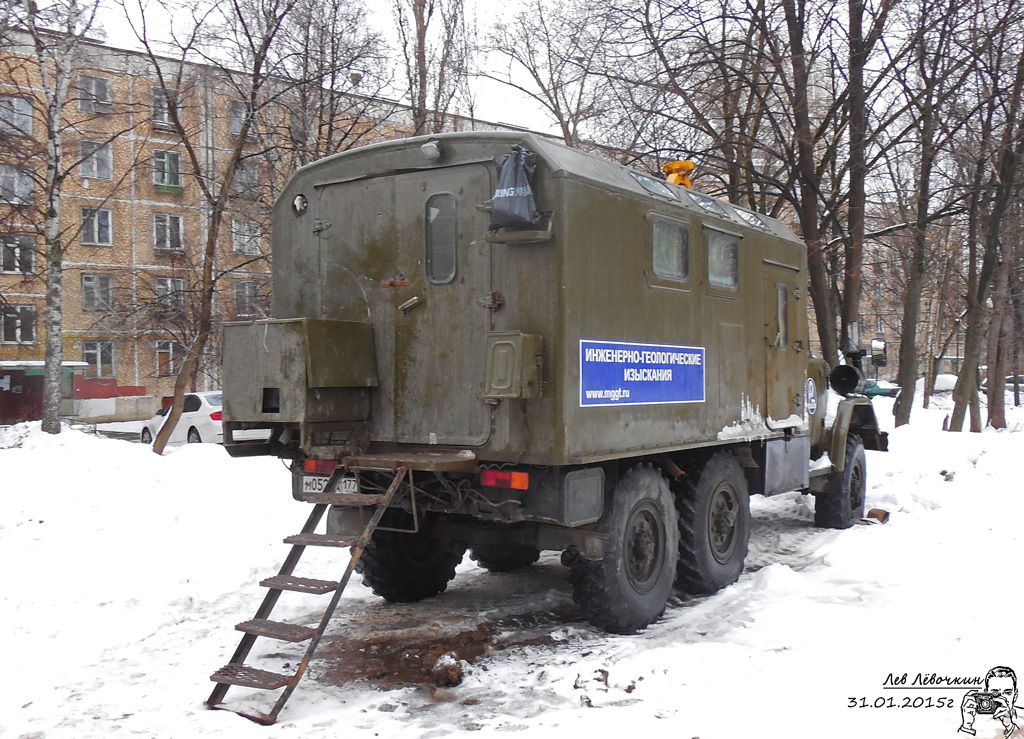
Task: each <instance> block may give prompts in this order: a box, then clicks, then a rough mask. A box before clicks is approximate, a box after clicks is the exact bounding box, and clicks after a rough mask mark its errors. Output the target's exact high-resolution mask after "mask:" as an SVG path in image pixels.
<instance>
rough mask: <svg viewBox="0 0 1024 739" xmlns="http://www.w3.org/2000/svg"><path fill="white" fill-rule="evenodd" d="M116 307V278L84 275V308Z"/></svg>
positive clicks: (98, 309)
mask: <svg viewBox="0 0 1024 739" xmlns="http://www.w3.org/2000/svg"><path fill="white" fill-rule="evenodd" d="M113 307H114V278H113V277H111V276H110V275H82V310H84V311H109V310H111V309H112V308H113Z"/></svg>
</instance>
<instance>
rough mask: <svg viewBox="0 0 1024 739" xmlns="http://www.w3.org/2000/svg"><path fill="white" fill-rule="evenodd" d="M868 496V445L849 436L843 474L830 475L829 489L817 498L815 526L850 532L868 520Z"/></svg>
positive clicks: (815, 503)
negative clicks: (866, 500)
mask: <svg viewBox="0 0 1024 739" xmlns="http://www.w3.org/2000/svg"><path fill="white" fill-rule="evenodd" d="M866 492H867V464H866V462H865V458H864V442H862V441H861V439H860V437H859V436H857V435H856V434H849V435H848V436H847V437H846V463H845V464H844V465H843V469H842V471H841V472H839V471H837V472H833V473H832V474H831V475H829V479H828V482H827V483H825V489H824V490H823V491H822V492H820V493H817V494H815V496H814V498H815V500H814V525H815V526H819V527H821V528H825V529H848V528H850V527H851V526H853V524H855V523H856V522H857V521H859V520H860V519H861V518H863V517H864V500H865V497H866V495H865V493H866Z"/></svg>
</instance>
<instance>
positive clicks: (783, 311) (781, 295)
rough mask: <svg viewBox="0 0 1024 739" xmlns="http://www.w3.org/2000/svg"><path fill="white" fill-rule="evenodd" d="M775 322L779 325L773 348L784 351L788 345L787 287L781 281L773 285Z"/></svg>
mask: <svg viewBox="0 0 1024 739" xmlns="http://www.w3.org/2000/svg"><path fill="white" fill-rule="evenodd" d="M775 322H776V325H777V326H778V327H779V331H778V334H776V336H775V348H776V349H778V350H779V351H784V350H785V349H786V347H787V346H789V289H788V288H787V287H786V285H785V283H782V282H779V283H776V285H775Z"/></svg>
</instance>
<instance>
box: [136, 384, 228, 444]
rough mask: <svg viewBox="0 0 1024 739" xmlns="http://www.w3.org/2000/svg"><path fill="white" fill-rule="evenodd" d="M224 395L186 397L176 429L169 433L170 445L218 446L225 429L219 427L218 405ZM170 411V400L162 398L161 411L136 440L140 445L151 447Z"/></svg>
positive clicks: (186, 395)
mask: <svg viewBox="0 0 1024 739" xmlns="http://www.w3.org/2000/svg"><path fill="white" fill-rule="evenodd" d="M223 402H224V395H223V394H222V393H221V392H219V391H217V392H210V393H185V405H184V407H183V408H182V411H181V418H180V419H178V425H177V426H175V427H174V431H173V432H171V438H170V439H169V442H168V443H170V444H182V443H185V442H187V443H189V444H198V443H200V442H210V443H213V444H220V443H221V442H222V441H223V440H224V429H223V426H222V424H221V405H222V404H223ZM170 407H171V398H164V407H163V408H161V409H160V410H158V411H157V412H156V415H155V416H153V417H152V418H151V419H149V420H148V421H146V425H145V426H143V427H142V432H141V434H140V436H139V439H140V441H141V442H142V443H143V444H150V443H152V442H153V439H155V438H156V435H157V434H158V433H159V432H160V428H161V427H162V426H163V425H164V418H165V417H166V415H167V412H168V411H169V410H170Z"/></svg>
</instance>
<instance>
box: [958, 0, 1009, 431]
mask: <svg viewBox="0 0 1024 739" xmlns="http://www.w3.org/2000/svg"><path fill="white" fill-rule="evenodd" d="M1021 10H1022V8H1021V6H1020V4H1019V2H1017V0H1003V2H997V3H994V4H993V5H991V6H988V5H986V6H983V7H982V8H979V12H978V13H977V15H976V21H975V23H976V25H975V27H974V29H973V33H972V36H971V37H969V38H971V39H973V41H974V45H975V46H978V47H981V43H980V41H981V39H983V38H988V39H991V41H990V43H988V44H987V45H985V46H984V47H982V48H984V53H981V54H979V55H978V59H977V62H978V64H977V67H976V68H977V71H978V76H977V80H976V82H975V85H976V88H975V89H976V90H977V92H978V93H979V94H980V96H981V98H982V104H981V105H979V106H978V113H977V115H976V117H975V120H974V121H973V122H974V127H975V130H976V131H977V134H976V136H977V138H976V140H975V141H974V142H971V143H973V144H974V146H972V147H970V149H971V150H970V152H969V154H970V156H971V157H972V159H973V161H971V162H969V165H970V167H971V168H972V169H973V176H972V178H971V181H970V182H971V191H970V207H969V210H968V214H969V218H970V226H969V234H970V235H969V241H968V251H969V264H968V267H969V275H968V282H967V288H968V289H967V313H966V316H965V320H966V325H967V331H966V338H965V346H964V358H963V366H962V367H961V368H960V373H959V376H958V377H957V383H956V387H955V388H954V389H953V398H954V401H955V406H954V408H953V414H952V417H951V419H950V424H949V428H950V430H951V431H960V430H961V429H962V428H963V422H964V418H965V416H966V415H967V410H968V407H970V410H971V430H972V431H974V430H980V429H981V418H980V410H979V407H978V405H979V404H978V387H977V377H978V365H979V363H980V362H979V360H980V357H981V350H982V346H983V332H984V326H985V323H986V319H987V316H986V312H987V303H988V300H989V298H990V296H991V291H992V289H993V280H994V277H995V275H996V271H997V266H998V263H999V261H1000V259H1001V258H1002V257H1003V254H1004V252H1003V244H1002V230H1003V225H1004V220H1005V218H1006V216H1007V214H1008V212H1009V211H1010V207H1011V205H1012V203H1013V202H1014V201H1015V200H1016V199H1017V197H1019V192H1020V187H1021V181H1022V178H1024V172H1022V171H1021V166H1020V161H1021V159H1022V158H1024V39H1022V37H1021V34H1022V30H1021V29H1022V28H1024V23H1022V22H1021V20H1022V16H1021ZM993 29H996V30H997V33H993ZM979 246H980V253H979ZM995 330H996V331H999V330H1001V327H1000V326H997V327H996V329H995Z"/></svg>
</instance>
